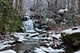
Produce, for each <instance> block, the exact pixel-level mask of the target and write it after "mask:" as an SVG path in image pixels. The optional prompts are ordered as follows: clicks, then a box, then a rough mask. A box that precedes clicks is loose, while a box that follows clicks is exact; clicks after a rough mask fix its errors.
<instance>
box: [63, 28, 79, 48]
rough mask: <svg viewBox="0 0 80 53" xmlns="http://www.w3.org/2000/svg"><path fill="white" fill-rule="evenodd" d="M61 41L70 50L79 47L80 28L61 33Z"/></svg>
mask: <svg viewBox="0 0 80 53" xmlns="http://www.w3.org/2000/svg"><path fill="white" fill-rule="evenodd" d="M61 36H62V39H63V41H64V42H66V43H67V44H68V45H69V46H71V47H72V48H79V47H80V28H79V27H76V28H72V29H68V30H65V31H64V32H62V33H61Z"/></svg>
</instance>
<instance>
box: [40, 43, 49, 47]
mask: <svg viewBox="0 0 80 53" xmlns="http://www.w3.org/2000/svg"><path fill="white" fill-rule="evenodd" d="M40 46H44V47H48V46H47V45H46V44H45V43H41V44H40Z"/></svg>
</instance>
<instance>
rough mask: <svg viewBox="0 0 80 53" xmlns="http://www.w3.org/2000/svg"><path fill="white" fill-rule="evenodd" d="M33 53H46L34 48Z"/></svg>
mask: <svg viewBox="0 0 80 53" xmlns="http://www.w3.org/2000/svg"><path fill="white" fill-rule="evenodd" d="M34 52H35V53H46V52H44V51H43V50H41V49H40V48H36V47H35V50H34Z"/></svg>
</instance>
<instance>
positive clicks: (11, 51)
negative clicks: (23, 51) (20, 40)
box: [0, 50, 16, 53]
mask: <svg viewBox="0 0 80 53" xmlns="http://www.w3.org/2000/svg"><path fill="white" fill-rule="evenodd" d="M0 53H16V52H15V51H13V50H5V51H0Z"/></svg>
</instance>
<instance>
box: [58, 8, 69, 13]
mask: <svg viewBox="0 0 80 53" xmlns="http://www.w3.org/2000/svg"><path fill="white" fill-rule="evenodd" d="M64 11H68V9H60V10H59V13H62V12H64Z"/></svg>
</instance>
